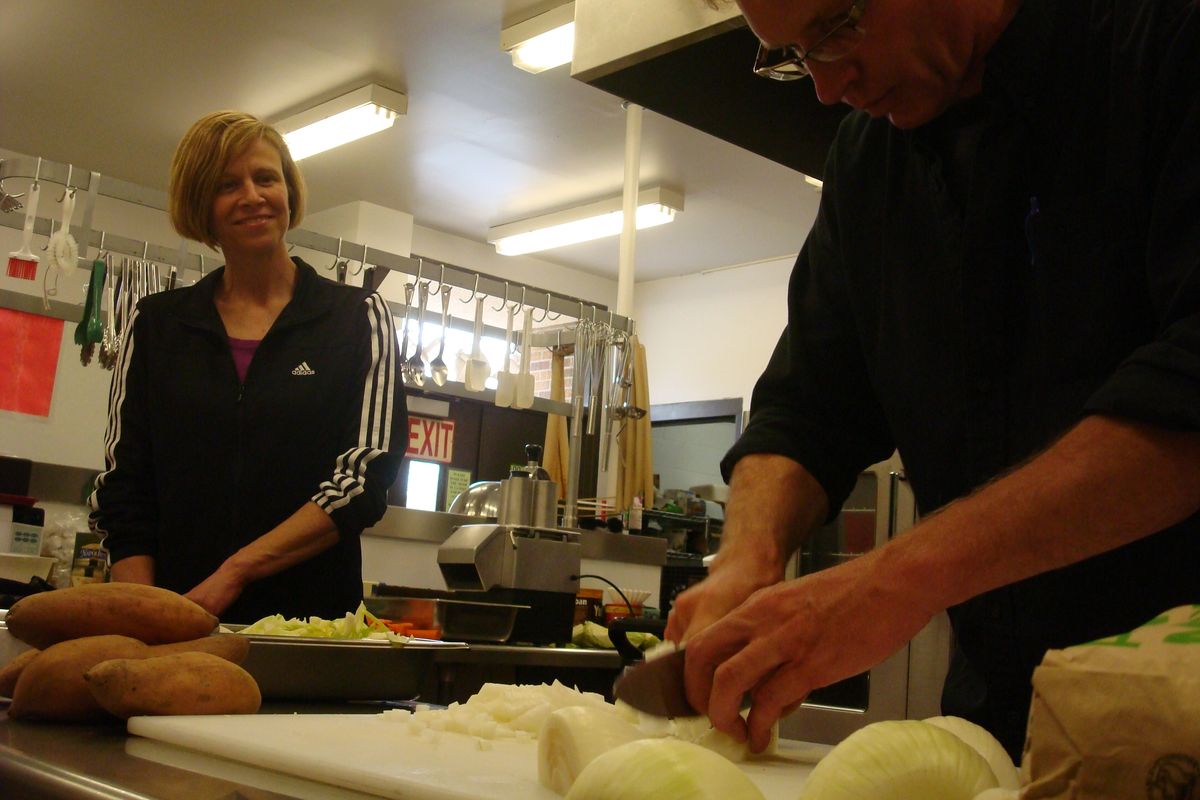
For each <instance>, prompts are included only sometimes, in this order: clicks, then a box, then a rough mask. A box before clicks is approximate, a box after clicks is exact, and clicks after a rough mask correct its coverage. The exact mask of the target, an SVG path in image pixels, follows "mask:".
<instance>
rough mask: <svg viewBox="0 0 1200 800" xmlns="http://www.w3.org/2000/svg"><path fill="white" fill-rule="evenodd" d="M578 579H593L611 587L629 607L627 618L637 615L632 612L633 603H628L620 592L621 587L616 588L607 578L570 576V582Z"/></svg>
mask: <svg viewBox="0 0 1200 800" xmlns="http://www.w3.org/2000/svg"><path fill="white" fill-rule="evenodd" d="M580 578H595V579H596V580H598V581H604V582H605V583H607V584H608V585H609V586H611V587H613V589H614V590H615V591H616V593H617V594H619V595H621V599H622V600H624V601H625V605H626V606H628V607H629V616H631V617H636V616H637V614H636V613H635V612H634V610H633V603H631V602H629V598H628V597H626V596H625V593H624V592H622V591H621V587H619V586H617V585H616V584H615V583H613V582H612V581H610V580H609V579H608V578H604V577H601V576H600V575H574V576H572V580H579V579H580Z"/></svg>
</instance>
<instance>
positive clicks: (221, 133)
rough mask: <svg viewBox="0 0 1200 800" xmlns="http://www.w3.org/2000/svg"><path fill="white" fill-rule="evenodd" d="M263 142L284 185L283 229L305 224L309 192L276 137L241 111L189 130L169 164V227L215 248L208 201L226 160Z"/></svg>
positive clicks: (204, 120)
mask: <svg viewBox="0 0 1200 800" xmlns="http://www.w3.org/2000/svg"><path fill="white" fill-rule="evenodd" d="M259 139H263V140H266V141H267V142H269V143H270V144H271V145H273V146H274V147H275V149H276V150H278V151H279V155H280V160H281V162H282V166H283V179H284V182H285V183H286V184H287V192H288V208H289V209H290V211H291V218H290V220H289V224H288V229H289V230H291V229H292V228H295V227H296V226H297V225H299V224H300V222H301V220H302V219H303V218H304V209H305V200H306V198H307V194H308V190H307V189H306V187H305V185H304V177H303V176H302V175H301V174H300V169H299V168H298V167H297V166H296V162H295V161H293V160H292V154H291V153H290V152H289V151H288V147H287V144H286V143H285V142H284V141H283V137H282V136H280V135H279V132H278V131H277V130H275V129H274V128H272V127H271V126H270V125H268V124H266V123H265V122H263V121H262V120H260V119H258V118H257V117H253V116H251V115H250V114H245V113H242V112H241V111H214V112H213V113H211V114H206V115H205V116H203V117H201V118H200V119H199V120H197V121H196V123H195V124H194V125H192V128H191V130H189V131H188V132H187V134H186V135H185V136H184V137H183V140H182V141H181V142H180V143H179V146H178V148H176V150H175V158H174V159H173V160H172V162H171V183H170V188H169V190H168V193H167V194H168V207H169V209H170V214H171V224H172V225H173V226H175V230H176V232H177V233H179V235H180V236H184V237H186V238H188V239H194V240H196V241H198V242H203V243H204V244H206V245H208V246H209V247H217V246H218V244H217V242H216V240H215V239H214V238H213V235H212V232H211V230H210V229H209V224H210V220H211V219H212V199H213V197H214V196H215V195H216V193H217V185H218V183H219V182H220V179H221V171H222V169H223V168H224V166H225V164H226V163H227V162H228V161H229V160H230V158H231V157H232V156H233V155H234V154H236V153H240V152H241V151H242V150H244V149H246V147H247V146H248V145H249V144H250V143H251V142H254V141H257V140H259Z"/></svg>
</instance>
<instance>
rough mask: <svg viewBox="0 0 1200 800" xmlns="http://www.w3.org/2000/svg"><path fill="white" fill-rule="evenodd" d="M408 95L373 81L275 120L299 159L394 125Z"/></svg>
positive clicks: (403, 109)
mask: <svg viewBox="0 0 1200 800" xmlns="http://www.w3.org/2000/svg"><path fill="white" fill-rule="evenodd" d="M407 111H408V98H407V97H405V96H404V95H403V94H401V93H400V92H394V91H392V90H391V89H385V88H383V87H382V86H377V85H375V84H373V83H371V84H367V85H366V86H363V87H362V88H360V89H355V90H354V91H353V92H349V93H347V94H344V95H342V96H341V97H338V98H335V99H333V100H330V101H329V102H327V103H321V104H320V105H318V106H314V107H312V108H310V109H307V110H306V111H301V112H300V113H298V114H293V115H292V116H290V117H287V118H285V119H282V120H280V121H279V122H277V123H275V127H276V128H277V129H278V130H279V132H280V133H282V134H283V140H284V141H285V142H287V146H288V150H290V151H291V153H292V158H293V159H295V160H296V161H299V160H300V159H302V158H308V157H309V156H311V155H315V154H317V153H322V152H324V151H326V150H330V149H332V148H334V147H340V146H341V145H344V144H346V143H347V142H353V141H354V140H355V139H361V138H362V137H364V136H369V135H371V134H372V133H378V132H379V131H382V130H387V129H388V128H390V127H392V123H394V122H395V121H396V117H397V116H399V115H400V114H404V113H407Z"/></svg>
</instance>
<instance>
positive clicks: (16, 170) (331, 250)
mask: <svg viewBox="0 0 1200 800" xmlns="http://www.w3.org/2000/svg"><path fill="white" fill-rule="evenodd" d="M35 175H37V176H38V180H40V181H45V182H48V183H57V184H59V185H61V186H63V187H68V186H73V187H74V188H75V189H76V191H77V192H78V193H80V195H81V196H82V197H83V199H84V211H83V215H82V219H81V222H80V224H79V225H71V226H70V232H71V234H72V235H74V237H75V239H76V241H77V242H78V244H79V251H80V256H79V258H78V259H77V260H76V266H77V267H78V268H80V269H86V270H91V268H92V263H93V260H94V259H91V258H88V252H89V250H90V248H93V247H94V248H96V250H97V253H99V252H100V251H101V250H103V251H105V252H108V253H112V254H114V255H117V254H119V255H126V256H133V257H135V258H141V259H143V260H146V261H151V262H156V263H158V264H165V265H171V266H174V267H176V268H177V269H178V270H179V272H180V273H183V272H184V271H192V272H196V273H198V274H204V273H205V271H206V268H207V269H214V268H216V267H218V266H220V263H219V262H217V261H215V260H213V259H211V258H206V257H205V256H202V255H198V254H194V253H189V252H188V245H187V241H186V240H183V239H181V240H180V242H179V244H178V245H177V246H176V247H167V246H164V245H159V244H155V243H153V242H150V241H146V240H142V239H133V238H129V237H126V236H122V235H120V234H117V233H113V232H110V231H101V230H93V228H92V214H93V212H94V211H95V206H96V199H97V197H98V196H100V195H103V196H105V197H109V198H112V199H115V200H120V201H123V202H126V203H132V204H134V205H139V206H144V207H146V208H150V209H154V210H156V211H162V212H164V213H165V212H166V210H167V196H166V193H165V192H161V191H158V190H155V189H150V188H147V187H145V186H140V185H138V184H135V183H130V182H129V181H124V180H121V179H119V178H113V177H111V176H107V175H101V174H100V173H98V172H92V171H89V170H86V169H83V168H79V167H76V166H75V165H73V164H63V163H57V162H54V161H50V160H48V159H44V158H36V157H26V156H19V157H14V158H0V194H3V195H4V197H5V199H6V200H7V201H8V203H7V204H6V205H8V206H9V209H10V210H16V209H15V208H13V207H12V206H13V202H12V201H14V200H17V199H19V195H17V196H13V195H10V194H9V193H8V191H7V190H6V189H4V187H3V182H4V181H5V180H9V179H13V180H21V179H28V180H30V181H32V180H33V179H34V176H35ZM10 188H12V187H10ZM23 222H24V221H23V219H20V220H18V219H17V215H15V214H14V215H10V214H6V213H0V225H3V226H5V227H9V228H14V229H17V230H20V229H21V227H22V225H23ZM52 227H53V225H52V222H51V220H50V219H48V218H43V217H39V218H37V219H36V221H35V224H34V234H35V235H39V236H48V235H49V234H50V233H51V231H52ZM286 240H287V242H288V244H289V249H290V248H291V247H292V246H295V247H302V248H305V249H307V250H312V251H316V252H319V253H325V254H328V255H330V256H333V257H334V264H335V267H334V268H335V270H337V269H339V268H340V269H342V270H344V269H345V264H344V263H343V262H342V259H343V253H349V254H351V255H350V257H349V258H348V260H355V261H359V262H360V264H359V271H361V270H363V269H365V268H366V265H367V264H370V265H372V266H374V267H376V268H383V269H388V270H392V271H394V272H399V273H402V274H404V275H407V276H415V277H414V278H413V282H414V283H420V282H421V280H422V279H424V280H426V281H427V282H428V283H427V284H426V285H427V286H428V284H431V283H433V281H434V275H435V273H436V277H437V282H438V290H439V291H440V290H441V288H442V287H443V286H453V287H457V288H459V289H464V290H469V291H470V292H471V296H472V299H473V300H474V299H475V298H477V297H478V296H479V295H481V294H482V295H486V296H490V297H495V298H503V302H504V304H505V305H507V304H508V303H509V302H510V300H516V299H517V298H519V303H520V304H521V306H522V307H528V308H531V309H535V310H541V311H542V316H541V319H540V320H539V322H540V321H545V320H546V319H558V318H560V317H564V316H565V317H569V318H573V319H575V320H577V326H576V330H579V331H584V330H585V329H586V330H588V331H589V332H590V334H589V336H588V337H587V338H588V339H589V340H594V339H595V328H596V326H597V325H600V327H601V328H605V327H606V328H607V330H608V331H609V333H610V334H613V335H619V336H625V335H632V334H633V330H634V322H633V320H632V319H630V318H628V317H624V316H621V315H619V314H614V313H613V312H612V310H611V309H609V308H607V307H605V306H602V305H598V304H596V303H591V302H588V301H585V300H583V299H581V298H578V297H572V296H570V295H564V294H560V293H557V292H552V291H549V290H546V289H539V288H537V287H534V286H527V285H525V284H521V283H518V282H515V281H511V280H505V279H504V278H498V277H496V276H494V275H488V274H485V273H482V272H479V271H477V270H472V269H469V268H466V267H461V266H458V265H455V264H447V263H445V262H442V261H439V260H437V259H430V258H425V257H423V256H420V255H410V256H404V255H399V254H396V253H391V252H388V251H386V250H381V249H379V248H376V247H371V246H370V245H369V244H367V243H365V242H363V243H356V242H352V241H349V240H346V239H341V238H337V237H334V236H326V235H324V234H320V233H316V232H315V231H308V230H304V229H297V230H292V231H289V232H288V234H287V237H286ZM355 256H361V257H360V258H356V257H355ZM426 266H428V267H429V272H425V267H426ZM342 274H344V272H343V273H342ZM355 274H357V273H355ZM375 285H378V283H376V284H375ZM47 304H48V305H49V308H48V309H47V308H46V307H45V305H43V298H41V297H39V296H36V295H32V294H26V293H22V292H17V291H13V290H7V289H0V307H3V308H11V309H15V310H18V311H25V312H29V313H34V314H43V315H48V316H53V317H57V318H59V319H64V320H67V321H69V322H77V321H79V320H80V319H81V318H82V316H83V304H82V303H71V302H66V301H63V300H59V299H48V300H47ZM388 305H389V306H390V307H391V310H392V313H393V315H394V316H401V315H405V314H407V312H408V309H407V308H406V307H402V306H401V305H400V304H399V303H395V302H391V301H388ZM589 311H590V315H589V314H588V313H587V312H589ZM602 312H603V313H606V314H607V319H606V320H605V321H604V322H600V321H599V320H598V317H599V314H600V313H602ZM425 316H427V317H430V316H431V317H433V318H435V319H437V320H438V321H440V316H439V315H436V314H433V312H431V311H427V312H426V313H425ZM466 325H467V323H465V322H459V323H458V324H455V321H454V320H453V319H452V320H451V323H450V325H449V327H453V328H459V329H463V328H464V327H465V326H466ZM484 330H485V332H486V333H487V334H488V335H489V336H498V337H503V335H504V332H503V331H502V330H500V329H498V328H494V327H491V326H485V328H484ZM529 343H530V345H532V346H538V347H551V346H555V345H560V346H561V345H565V344H576V343H577V342H576V331H575V330H570V329H566V327H565V325H564V326H559V327H556V329H555V330H550V331H541V332H535V333H534V334H533V335H532V336H531V337H530V342H529ZM593 345H594V341H593ZM584 373H588V374H587V375H586V376H585V374H584ZM604 374H605V369H604V366H603V365H602V360H601V362H598V364H597V365H594V366H589V367H584V368H583V370H582V371H578V378H584V377H588V378H590V380H589V381H588V383H589V384H591V383H592V382H599V388H598V390H597V391H596V392H595V394H594V396H593V398H591V399H590V400H589V404H588V410H589V412H590V413H589V416H592V415H594V413H595V411H594V408H593V404H602V406H603V407H604V408H605V410H606V411H607V406H608V403H605V400H606V399H607V398H606V396H605V392H604V388H603V380H604ZM618 375H619V373H618ZM581 383H582V381H581ZM581 388H582V387H579V388H577V390H576V391H575V392H574V395H575V396H574V397H573V398H572V400H571V402H569V403H565V402H561V401H551V400H546V399H544V398H536V402H535V405H534V409H535V410H538V411H544V412H548V413H553V414H560V415H562V416H565V417H568V418H572V435H571V437H570V456H569V466H568V481H567V483H568V485H567V487H566V488H567V501H566V508H565V513H564V521H563V522H564V525H565V526H567V527H572V526H574V525H575V523H576V520H577V517H576V513H575V511H576V505H577V498H578V494H577V491H578V482H579V455H580V450H581V441H580V440H581V431H580V426H581V423H582V421H583V419H582V418H583V414H584V402H583V396H582V391H580V390H579V389H581ZM436 394H443V395H450V396H456V397H463V398H471V399H477V400H482V401H484V402H493V401H494V396H495V392H494V391H493V390H490V389H489V390H485V391H484V392H467V391H466V390H465V388H464V387H462V386H461V385H460V384H456V383H454V382H448V383H446V384H445V385H444V386H440V387H438V388H437V390H436ZM609 402H611V401H609ZM606 450H607V448H606Z"/></svg>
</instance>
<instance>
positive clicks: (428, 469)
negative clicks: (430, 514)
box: [405, 460, 442, 511]
mask: <svg viewBox="0 0 1200 800" xmlns="http://www.w3.org/2000/svg"><path fill="white" fill-rule="evenodd" d="M441 476H442V467H441V465H440V464H436V463H434V462H432V461H416V460H410V461H409V462H408V483H407V485H406V487H405V490H406V494H405V496H406V498H407V501H406V507H408V508H419V509H421V510H422V511H437V510H438V508H437V506H438V483H439V481H440V479H441Z"/></svg>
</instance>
